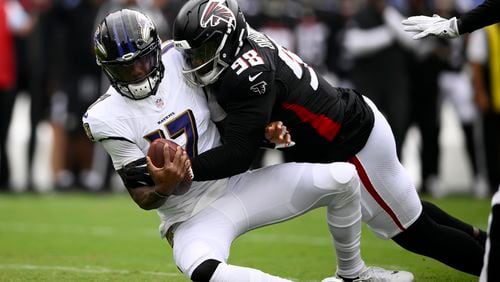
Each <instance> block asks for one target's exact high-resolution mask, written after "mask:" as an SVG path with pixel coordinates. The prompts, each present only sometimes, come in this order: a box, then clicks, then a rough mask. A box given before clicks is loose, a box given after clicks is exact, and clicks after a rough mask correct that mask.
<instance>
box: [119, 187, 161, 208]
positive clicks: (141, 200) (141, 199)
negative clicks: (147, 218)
mask: <svg viewBox="0 0 500 282" xmlns="http://www.w3.org/2000/svg"><path fill="white" fill-rule="evenodd" d="M127 190H128V192H129V194H130V196H131V197H132V199H133V200H134V202H135V203H136V204H137V205H138V206H139V207H140V208H142V209H144V210H152V209H157V208H159V207H161V206H162V205H163V204H164V203H165V201H166V200H167V198H168V196H167V195H162V194H159V193H158V192H156V187H150V186H143V187H139V188H134V189H127Z"/></svg>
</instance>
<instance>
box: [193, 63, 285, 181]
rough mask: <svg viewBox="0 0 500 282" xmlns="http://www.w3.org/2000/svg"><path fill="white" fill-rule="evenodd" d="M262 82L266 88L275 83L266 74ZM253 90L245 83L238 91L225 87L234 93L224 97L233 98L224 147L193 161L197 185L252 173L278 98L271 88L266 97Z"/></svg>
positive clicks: (226, 104)
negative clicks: (198, 182)
mask: <svg viewBox="0 0 500 282" xmlns="http://www.w3.org/2000/svg"><path fill="white" fill-rule="evenodd" d="M260 78H261V79H260V80H259V81H261V82H262V83H265V84H266V86H270V85H271V82H272V81H273V78H272V75H271V73H270V72H266V73H263V75H261V76H260ZM242 81H245V80H242ZM259 81H257V83H258V82H259ZM253 83H256V82H253ZM251 87H252V86H249V85H248V83H245V82H240V83H239V84H238V85H237V86H236V87H231V88H230V87H221V89H230V90H225V91H226V92H228V91H230V92H231V93H225V94H223V95H227V96H230V98H228V100H227V101H226V102H225V109H226V111H227V117H226V119H225V120H224V134H223V138H222V139H223V145H221V146H219V147H217V148H214V149H211V150H208V151H206V152H204V153H202V154H200V155H198V156H197V157H195V158H194V159H193V160H192V164H191V165H192V169H193V172H194V180H195V181H204V180H213V179H220V178H225V177H229V176H232V175H236V174H239V173H242V172H244V171H246V170H248V169H249V167H250V165H251V163H252V161H253V158H254V156H255V154H256V152H257V150H258V148H259V146H260V144H261V141H262V139H263V138H264V128H265V126H266V124H267V123H268V122H269V119H270V116H271V111H272V107H273V104H274V100H275V95H276V93H275V91H274V89H273V88H271V87H268V89H266V92H265V93H262V94H256V93H255V92H253V91H252V90H250V88H251Z"/></svg>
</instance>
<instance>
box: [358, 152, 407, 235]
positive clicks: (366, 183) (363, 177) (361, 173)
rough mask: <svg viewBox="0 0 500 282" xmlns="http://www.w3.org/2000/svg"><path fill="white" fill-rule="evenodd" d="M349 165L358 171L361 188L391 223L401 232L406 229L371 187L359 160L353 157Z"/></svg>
mask: <svg viewBox="0 0 500 282" xmlns="http://www.w3.org/2000/svg"><path fill="white" fill-rule="evenodd" d="M349 162H350V163H352V164H353V165H354V166H355V167H356V170H357V171H358V175H359V178H360V179H361V183H363V186H364V187H365V189H366V190H367V191H368V193H370V195H371V196H372V198H373V199H374V200H375V201H376V202H377V203H378V204H379V205H380V206H381V207H382V209H384V211H385V212H386V213H387V214H388V215H389V216H390V217H391V218H392V221H394V223H395V224H396V225H397V226H398V227H399V229H401V230H402V231H404V230H406V228H404V227H403V225H402V224H401V222H400V221H399V219H398V217H397V216H396V214H395V213H394V211H392V209H391V208H390V207H389V206H388V205H387V203H386V202H385V201H384V200H383V199H382V197H381V196H380V195H379V193H378V192H377V190H375V187H373V184H372V183H371V181H370V178H369V177H368V174H367V173H366V171H365V169H364V168H363V165H362V164H361V162H360V161H359V159H358V158H357V157H356V156H354V157H352V158H351V159H350V160H349Z"/></svg>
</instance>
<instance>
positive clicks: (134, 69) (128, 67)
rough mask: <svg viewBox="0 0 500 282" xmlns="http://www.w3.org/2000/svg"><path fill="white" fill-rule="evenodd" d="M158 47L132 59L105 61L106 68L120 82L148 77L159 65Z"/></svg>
mask: <svg viewBox="0 0 500 282" xmlns="http://www.w3.org/2000/svg"><path fill="white" fill-rule="evenodd" d="M158 52H159V49H158V48H152V49H151V50H150V51H148V52H147V53H145V54H143V55H139V56H138V57H136V58H134V59H132V60H130V61H119V62H118V61H114V62H112V63H103V67H104V69H105V70H106V71H107V72H108V74H109V75H111V76H112V77H113V78H114V79H115V80H117V81H119V82H126V83H134V82H139V81H142V80H144V79H146V78H147V77H148V76H149V75H150V74H151V73H152V72H153V71H155V70H156V69H157V67H158V64H159V62H158V58H159V56H158Z"/></svg>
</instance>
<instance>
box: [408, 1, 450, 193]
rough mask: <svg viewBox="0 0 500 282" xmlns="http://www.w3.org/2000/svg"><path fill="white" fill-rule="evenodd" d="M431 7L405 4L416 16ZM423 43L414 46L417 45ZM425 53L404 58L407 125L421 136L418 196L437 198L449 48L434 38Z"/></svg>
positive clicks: (439, 186)
mask: <svg viewBox="0 0 500 282" xmlns="http://www.w3.org/2000/svg"><path fill="white" fill-rule="evenodd" d="M431 11H432V7H431V6H430V4H429V3H428V1H424V0H412V1H409V3H408V13H409V14H410V15H416V14H421V13H429V12H431ZM418 43H422V42H413V44H418ZM424 43H426V44H427V49H426V50H425V52H422V51H421V50H420V51H418V52H414V51H412V50H410V52H408V56H407V61H408V63H407V67H408V75H409V78H410V85H411V87H410V101H411V103H410V104H411V107H410V123H413V124H414V125H416V126H417V128H418V129H419V131H420V136H421V148H420V159H421V171H420V175H421V180H422V182H421V187H420V192H421V193H432V195H433V196H438V195H439V194H438V192H441V191H442V189H441V181H440V178H439V165H438V162H439V156H440V148H439V132H440V125H441V121H440V113H441V107H440V103H439V87H438V77H439V74H440V73H441V72H442V71H443V69H444V68H445V64H446V62H447V59H448V57H447V56H448V53H449V52H450V48H449V46H448V44H447V43H446V42H443V41H441V42H439V39H437V38H429V39H427V40H425V42H424Z"/></svg>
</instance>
